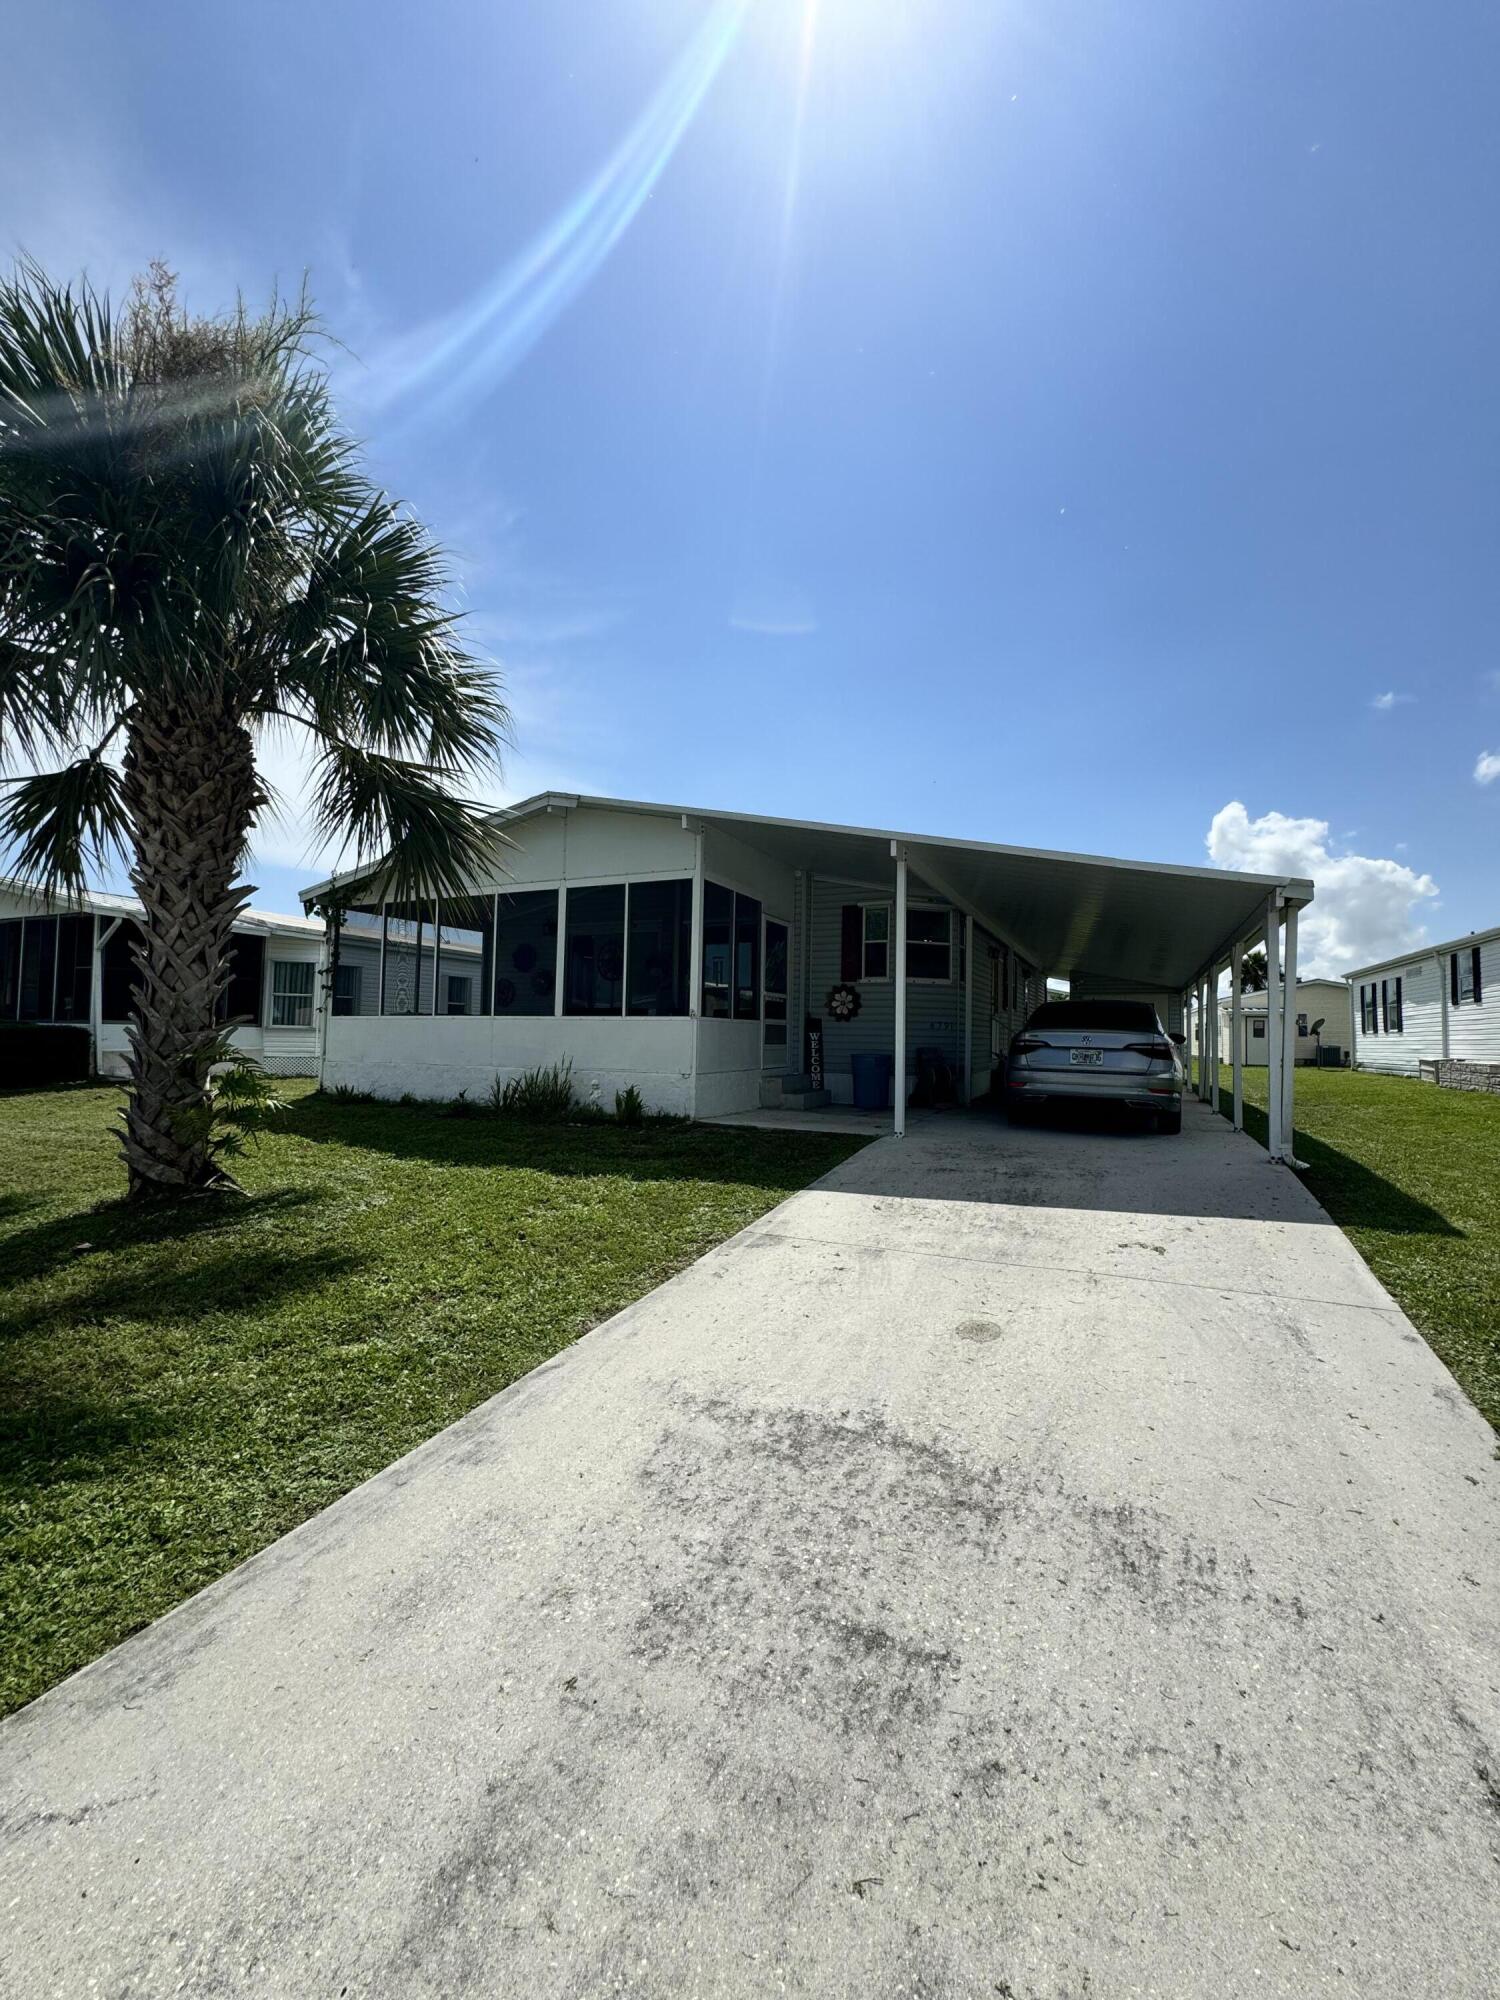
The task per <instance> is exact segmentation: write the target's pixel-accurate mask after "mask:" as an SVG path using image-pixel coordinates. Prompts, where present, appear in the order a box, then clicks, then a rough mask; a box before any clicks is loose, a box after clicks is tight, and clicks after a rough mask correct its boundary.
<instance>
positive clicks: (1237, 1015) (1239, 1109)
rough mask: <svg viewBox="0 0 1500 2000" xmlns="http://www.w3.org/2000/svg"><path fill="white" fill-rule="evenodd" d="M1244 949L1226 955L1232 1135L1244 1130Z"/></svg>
mask: <svg viewBox="0 0 1500 2000" xmlns="http://www.w3.org/2000/svg"><path fill="white" fill-rule="evenodd" d="M1244 957H1245V947H1244V945H1243V944H1239V943H1236V945H1235V947H1234V949H1233V950H1232V951H1231V952H1230V954H1229V1062H1230V1066H1231V1068H1232V1069H1233V1071H1234V1118H1233V1121H1232V1122H1233V1125H1234V1129H1235V1131H1236V1132H1243V1131H1244V1129H1245V992H1244V975H1243V971H1242V967H1243V964H1244Z"/></svg>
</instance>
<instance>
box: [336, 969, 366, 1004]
mask: <svg viewBox="0 0 1500 2000" xmlns="http://www.w3.org/2000/svg"><path fill="white" fill-rule="evenodd" d="M364 983H365V979H364V967H363V966H362V965H336V966H335V967H334V968H333V1011H334V1013H335V1014H357V1013H358V1012H359V1003H360V996H361V993H362V990H363V988H364Z"/></svg>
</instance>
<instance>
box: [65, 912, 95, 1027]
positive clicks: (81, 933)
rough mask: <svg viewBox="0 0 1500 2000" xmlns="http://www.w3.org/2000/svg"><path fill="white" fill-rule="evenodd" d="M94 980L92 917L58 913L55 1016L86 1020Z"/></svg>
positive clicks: (67, 1019) (69, 1019)
mask: <svg viewBox="0 0 1500 2000" xmlns="http://www.w3.org/2000/svg"><path fill="white" fill-rule="evenodd" d="M93 984H94V920H93V918H92V917H59V918H58V922H57V1018H58V1020H59V1021H86V1020H87V1019H88V1018H89V1003H90V1000H91V998H92V994H93Z"/></svg>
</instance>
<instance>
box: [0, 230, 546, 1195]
mask: <svg viewBox="0 0 1500 2000" xmlns="http://www.w3.org/2000/svg"><path fill="white" fill-rule="evenodd" d="M316 335H317V328H316V325H315V323H314V321H313V319H312V316H311V314H310V311H309V309H308V307H307V305H306V303H305V302H303V303H300V304H298V305H296V306H289V305H287V304H285V303H283V302H280V301H276V300H273V302H272V304H271V306H270V308H269V310H267V311H266V312H265V313H264V314H261V315H259V316H252V315H251V314H249V313H247V312H246V311H245V309H244V307H243V306H241V307H240V309H239V310H238V311H236V312H235V313H233V314H230V315H228V316H225V317H221V318H211V319H202V318H189V317H188V315H187V314H186V313H185V312H184V311H183V310H182V308H181V307H180V306H179V304H178V301H177V295H176V287H175V280H174V278H173V276H172V274H171V273H170V272H169V271H167V270H166V269H165V268H164V267H163V266H160V265H156V266H153V267H152V271H151V274H150V276H149V278H147V279H145V280H144V281H137V284H136V286H135V288H134V290H133V292H132V294H131V297H130V299H129V301H128V303H127V304H126V305H125V307H124V308H123V309H121V310H116V309H114V308H112V306H111V304H110V301H109V299H108V297H107V296H106V295H104V294H102V293H100V292H98V291H96V290H95V289H94V288H93V287H92V286H90V285H89V284H88V283H87V282H85V283H83V284H81V285H79V286H75V287H59V286H57V285H55V284H53V283H52V282H51V281H50V280H49V279H48V278H47V277H46V276H45V274H44V273H43V272H42V271H41V270H40V269H39V268H38V267H37V266H36V265H34V264H31V263H29V262H23V263H22V264H20V265H19V266H18V267H17V268H16V270H15V271H14V273H13V274H12V276H11V277H10V278H9V279H8V280H5V281H0V768H4V767H5V766H7V765H8V766H9V768H10V769H11V770H12V771H13V772H15V771H16V770H17V767H18V766H20V767H22V769H21V771H20V773H19V774H18V775H14V776H12V777H11V778H10V779H8V780H7V781H6V783H5V799H4V804H3V806H0V844H9V845H10V846H11V847H12V848H13V849H14V851H15V864H14V865H15V866H16V867H17V868H18V869H19V871H20V872H21V873H22V875H23V876H24V877H25V878H26V879H28V880H30V881H33V882H35V883H36V884H37V885H38V886H39V887H41V888H44V889H48V890H59V889H60V890H63V891H66V892H71V893H77V892H78V891H79V890H81V888H82V886H83V882H84V876H85V872H86V870H87V869H88V868H90V867H91V866H95V865H98V864H99V863H101V862H102V861H104V860H106V859H108V858H109V857H111V856H113V855H122V856H124V857H126V858H127V859H128V862H129V867H130V878H131V881H132V882H133V884H134V886H135V891H136V894H137V895H138V896H139V898H140V900H141V902H142V904H143V905H144V908H145V920H144V923H143V926H142V930H143V941H142V943H141V945H140V947H139V951H138V966H137V974H136V979H137V1018H136V1020H135V1022H134V1025H133V1028H132V1032H131V1053H130V1058H129V1072H130V1074H129V1094H128V1098H127V1103H126V1111H125V1122H124V1130H123V1134H122V1145H123V1151H124V1155H125V1160H126V1164H127V1167H128V1171H129V1183H130V1192H131V1194H132V1195H133V1196H137V1197H139V1196H146V1195H160V1194H175V1193H182V1192H187V1191H191V1190H196V1189H202V1188H205V1187H212V1186H216V1185H223V1184H225V1180H226V1177H225V1175H224V1174H223V1171H222V1169H221V1167H220V1166H219V1164H218V1160H217V1148H216V1146H215V1143H214V1141H213V1138H212V1136H211V1123H212V1115H211V1103H212V1099H211V1091H212V1085H211V1072H212V1065H213V1063H214V1060H215V1056H216V1054H222V1046H223V1043H222V1032H223V1031H222V1027H221V1025H220V1024H218V1023H216V1020H215V1011H216V1006H217V1004H218V1002H219V999H220V996H221V995H222V994H223V993H224V992H225V989H226V987H227V983H228V950H229V943H230V935H231V930H232V927H233V924H234V921H235V918H236V916H237V915H238V913H239V912H240V910H241V909H242V908H243V907H244V905H245V904H246V902H247V901H248V900H249V898H250V897H251V895H252V894H253V893H254V890H253V888H252V887H251V886H250V885H248V884H246V883H244V882H242V881H240V880H238V879H237V878H238V876H239V873H240V870H241V867H242V865H243V863H244V860H245V857H246V851H247V845H248V841H249V836H250V833H251V830H252V827H253V826H254V823H255V820H256V816H257V814H259V813H260V812H261V811H262V810H263V808H264V807H266V805H267V804H268V803H269V802H270V794H269V792H268V790H267V787H266V785H265V784H264V782H263V781H262V779H261V778H260V776H259V775H258V772H257V764H256V754H257V748H258V746H259V745H260V744H261V743H262V742H263V741H264V738H265V735H266V733H267V732H268V731H271V730H278V731H280V730H290V731H293V732H297V733H300V734H302V735H304V736H305V737H306V738H308V739H310V742H311V746H312V749H313V753H314V764H313V769H314V773H315V776H314V779H313V783H312V796H311V800H310V804H311V807H312V815H313V819H314V822H315V824H316V827H317V830H318V833H319V835H320V836H321V837H323V838H326V839H330V840H333V841H335V842H338V843H340V844H342V846H343V848H344V849H345V851H346V853H352V855H353V857H354V861H353V865H354V866H355V867H360V866H363V865H365V864H366V863H368V862H371V861H373V859H374V857H375V856H376V855H377V854H379V853H381V852H385V851H389V852H390V853H391V854H393V855H394V857H395V860H394V874H393V875H392V877H391V880H392V883H393V887H392V893H395V894H408V893H424V894H440V893H444V892H445V891H446V892H449V893H452V892H455V891H458V890H460V889H463V888H466V887H467V886H468V885H469V883H470V882H471V881H472V877H473V872H474V870H475V869H476V867H480V866H482V865H483V863H484V862H485V860H486V859H488V858H489V856H490V854H491V849H492V844H493V835H492V834H491V833H490V832H489V830H488V828H487V824H486V821H485V818H484V815H483V812H482V810H481V808H480V807H479V806H478V805H477V804H476V803H475V802H474V801H473V800H472V799H470V798H466V797H464V796H462V788H463V786H464V785H465V784H466V783H467V782H468V781H469V780H470V779H472V778H473V777H475V776H476V775H477V773H478V772H479V771H480V770H482V769H484V768H487V767H493V766H494V765H495V764H496V763H497V762H498V758H499V753H500V749H501V746H502V743H503V741H504V739H505V736H506V731H507V727H508V718H507V715H506V711H505V708H504V706H503V704H502V702H501V700H500V698H499V695H498V692H497V687H496V683H495V681H494V679H493V677H492V676H491V674H490V673H489V671H488V670H487V669H485V668H484V667H483V666H482V665H481V664H480V663H479V662H477V661H476V660H475V659H473V658H472V657H471V656H470V655H469V654H468V653H467V652H466V651H465V649H464V647H463V646H462V644H461V643H460V640H459V637H458V633H457V630H456V626H455V622H454V618H453V615H452V613H451V612H449V611H448V610H447V609H446V608H445V606H444V604H443V601H442V590H443V585H444V581H445V578H444V571H443V564H442V561H441V558H440V556H439V554H438V551H437V549H436V548H435V546H434V544H433V542H432V541H431V539H430V538H429V536H428V535H427V534H426V532H425V531H424V530H423V529H422V528H421V526H420V525H419V524H418V523H417V522H416V521H414V520H412V519H411V518H410V517H409V516H408V515H407V514H406V513H404V512H403V511H402V510H401V509H400V508H399V507H398V506H397V505H396V504H395V503H393V502H392V501H391V500H390V499H389V498H388V497H387V496H386V495H385V494H384V493H382V492H380V491H379V490H378V489H377V488H375V487H374V486H373V485H372V484H371V483H370V482H369V480H368V479H367V477H366V476H365V475H364V473H363V472H362V471H361V469H360V467H359V465H358V462H357V455H356V451H355V447H354V445H353V444H352V442H351V440H350V439H349V438H348V437H347V436H346V435H345V434H344V433H343V432H342V431H341V430H340V429H339V426H338V424H337V422H336V420H335V417H334V412H333V408H332V403H331V400H330V395H329V389H328V382H327V377H326V374H325V372H324V370H323V369H322V368H321V367H320V366H319V365H317V362H316V360H315V358H314V354H313V351H312V350H313V346H314V343H315V340H316ZM401 884H404V885H405V886H404V887H402V886H400V885H401Z"/></svg>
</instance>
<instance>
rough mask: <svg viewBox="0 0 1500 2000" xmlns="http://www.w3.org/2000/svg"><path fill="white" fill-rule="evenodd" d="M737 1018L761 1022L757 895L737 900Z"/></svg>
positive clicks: (741, 897)
mask: <svg viewBox="0 0 1500 2000" xmlns="http://www.w3.org/2000/svg"><path fill="white" fill-rule="evenodd" d="M734 1018H735V1019H736V1020H737V1021H758V1020H759V1019H760V904H759V903H758V902H757V900H756V899H755V897H754V896H741V895H736V896H735V899H734Z"/></svg>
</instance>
